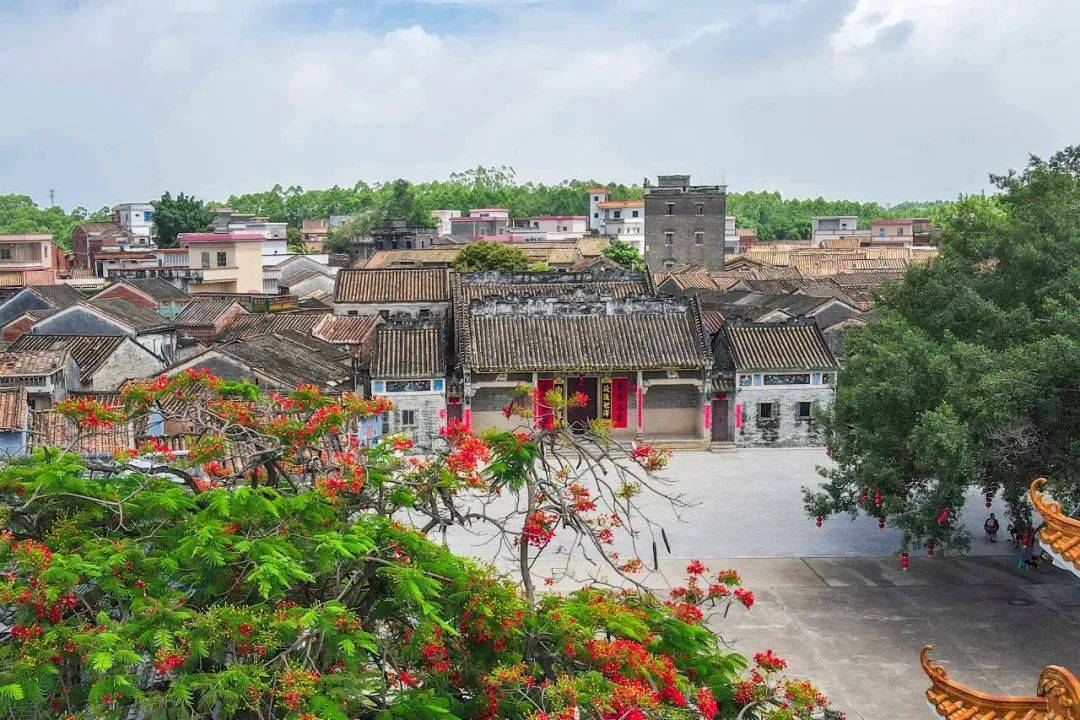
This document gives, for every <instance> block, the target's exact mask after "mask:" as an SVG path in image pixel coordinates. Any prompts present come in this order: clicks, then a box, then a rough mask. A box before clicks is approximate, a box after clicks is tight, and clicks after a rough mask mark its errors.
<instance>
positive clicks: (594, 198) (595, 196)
mask: <svg viewBox="0 0 1080 720" xmlns="http://www.w3.org/2000/svg"><path fill="white" fill-rule="evenodd" d="M592 199H593V202H599V201H600V196H599V195H593V196H592Z"/></svg>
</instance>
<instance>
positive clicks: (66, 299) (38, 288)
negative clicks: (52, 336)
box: [0, 285, 86, 327]
mask: <svg viewBox="0 0 1080 720" xmlns="http://www.w3.org/2000/svg"><path fill="white" fill-rule="evenodd" d="M84 300H86V295H84V294H83V293H81V292H80V291H79V290H77V289H75V288H74V287H72V286H70V285H27V286H26V287H24V288H23V289H21V290H19V292H17V293H15V294H14V295H12V296H11V297H10V298H8V299H7V300H5V301H4V302H3V303H0V327H3V326H4V325H7V324H8V323H9V322H11V321H12V320H14V319H15V318H17V317H19V316H20V315H22V314H23V313H24V312H26V311H27V310H63V309H64V308H68V307H71V306H72V305H75V304H77V303H80V302H83V301H84Z"/></svg>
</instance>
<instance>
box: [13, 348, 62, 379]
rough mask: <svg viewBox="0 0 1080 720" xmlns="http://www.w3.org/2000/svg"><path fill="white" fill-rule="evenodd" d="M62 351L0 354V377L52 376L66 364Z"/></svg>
mask: <svg viewBox="0 0 1080 720" xmlns="http://www.w3.org/2000/svg"><path fill="white" fill-rule="evenodd" d="M67 359H68V354H67V353H66V352H65V351H63V350H37V351H34V352H11V351H8V352H4V353H0V376H7V377H13V376H14V377H18V376H24V375H25V376H31V375H52V374H53V373H54V372H56V371H57V370H58V369H60V368H62V367H63V366H64V364H65V363H66V362H67Z"/></svg>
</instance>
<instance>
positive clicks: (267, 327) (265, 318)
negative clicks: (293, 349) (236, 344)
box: [218, 312, 330, 343]
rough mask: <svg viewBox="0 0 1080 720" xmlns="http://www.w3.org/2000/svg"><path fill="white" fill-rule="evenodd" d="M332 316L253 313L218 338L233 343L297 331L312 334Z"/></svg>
mask: <svg viewBox="0 0 1080 720" xmlns="http://www.w3.org/2000/svg"><path fill="white" fill-rule="evenodd" d="M329 316H330V313H329V312H296V313H252V314H250V315H240V316H239V317H237V318H236V319H235V320H233V321H232V323H230V325H229V326H228V327H227V328H225V330H224V331H222V333H221V335H219V336H218V342H223V343H224V342H232V341H233V340H242V339H244V338H248V337H254V336H256V335H267V334H270V333H281V332H285V331H287V330H295V331H297V332H302V333H306V334H309V335H310V334H312V331H313V330H314V328H315V326H316V325H318V324H319V323H320V322H322V321H323V319H324V318H327V317H329Z"/></svg>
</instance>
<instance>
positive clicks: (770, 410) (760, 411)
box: [757, 402, 776, 420]
mask: <svg viewBox="0 0 1080 720" xmlns="http://www.w3.org/2000/svg"><path fill="white" fill-rule="evenodd" d="M775 412H776V403H771V402H767V403H758V406H757V416H758V420H772V419H773V417H775Z"/></svg>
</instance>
